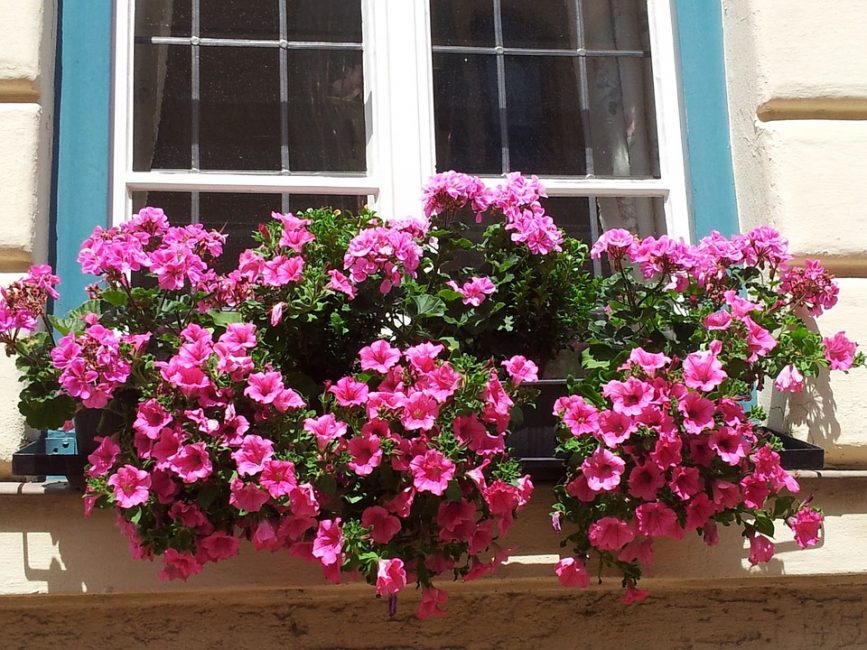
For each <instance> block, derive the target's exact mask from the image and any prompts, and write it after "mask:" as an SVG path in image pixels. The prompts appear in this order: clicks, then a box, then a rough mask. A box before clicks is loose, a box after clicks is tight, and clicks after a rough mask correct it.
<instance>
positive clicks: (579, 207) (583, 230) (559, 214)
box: [542, 196, 595, 245]
mask: <svg viewBox="0 0 867 650" xmlns="http://www.w3.org/2000/svg"><path fill="white" fill-rule="evenodd" d="M542 206H543V207H544V208H545V212H546V213H547V214H548V216H550V217H551V218H552V219H554V223H556V224H557V226H558V227H560V228H562V229H563V231H564V232H565V233H566V234H567V235H569V236H570V237H572V238H573V239H580V240H581V241H583V242H585V243H586V244H588V245H589V244H592V242H593V230H592V228H591V227H590V199H588V198H587V197H583V196H582V197H563V196H558V197H549V198H547V199H542ZM594 216H595V215H594Z"/></svg>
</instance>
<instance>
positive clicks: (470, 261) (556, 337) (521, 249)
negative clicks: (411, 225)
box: [407, 171, 592, 371]
mask: <svg viewBox="0 0 867 650" xmlns="http://www.w3.org/2000/svg"><path fill="white" fill-rule="evenodd" d="M546 196H547V193H546V191H545V188H544V187H543V186H542V184H541V183H540V182H539V180H538V179H537V178H536V177H535V176H533V177H530V178H527V177H524V176H522V175H521V174H519V173H511V174H508V175H507V176H506V179H505V182H503V183H502V184H500V185H497V186H495V187H487V186H485V184H484V183H483V182H482V181H481V180H480V179H479V178H476V177H473V176H468V175H466V174H459V173H457V172H453V171H450V172H444V173H441V174H437V175H436V176H434V177H432V178H431V179H430V181H428V183H427V185H426V186H425V188H424V197H423V210H424V214H425V216H427V217H429V218H430V219H431V222H432V231H431V234H433V235H434V237H435V238H434V239H433V240H431V243H430V245H431V246H432V247H433V248H432V250H431V254H430V256H429V257H430V259H431V260H432V261H433V263H431V264H427V265H425V264H423V265H422V266H421V267H420V269H419V274H418V276H417V277H416V278H415V279H414V280H413V281H412V282H411V283H410V285H409V286H410V287H411V288H412V294H411V295H410V300H413V301H415V302H417V303H418V302H421V301H419V299H418V298H417V297H416V296H417V295H419V294H420V295H423V296H424V299H423V303H422V304H421V305H420V306H419V308H417V309H412V308H408V309H407V312H408V313H409V314H410V315H411V316H412V323H413V326H414V327H415V328H416V332H417V333H416V336H420V337H425V336H426V337H432V338H436V339H438V340H445V341H450V342H452V343H453V345H455V346H459V347H460V349H461V350H463V351H466V352H469V353H471V354H473V355H476V356H478V357H480V358H487V357H491V356H493V357H499V358H506V357H511V356H513V355H515V354H521V355H525V356H527V357H529V358H531V359H533V361H534V362H536V363H537V364H538V365H539V366H540V367H541V368H542V370H543V371H544V369H545V366H546V365H547V364H548V363H549V362H550V361H551V360H553V359H554V358H555V357H556V356H557V355H558V354H559V353H560V352H562V351H564V350H567V349H570V348H571V347H572V346H573V345H574V344H575V343H576V342H577V341H578V340H579V339H581V338H583V335H584V332H585V328H586V324H587V322H588V320H589V313H590V309H591V307H592V296H591V294H590V289H591V286H592V285H591V282H590V281H591V275H590V273H589V267H588V265H587V261H588V258H587V252H588V251H587V246H586V245H585V244H584V243H583V242H582V241H580V240H577V239H574V238H572V237H569V236H568V235H567V234H566V233H564V232H563V231H562V230H561V229H560V228H558V227H557V225H556V224H555V223H554V220H553V219H552V217H551V216H550V215H548V214H547V213H546V211H545V209H544V207H543V206H542V204H541V199H543V198H545V197H546ZM459 217H464V219H460V218H459ZM472 220H474V221H475V223H476V224H485V228H484V231H483V232H482V233H480V234H479V233H476V236H474V233H473V231H472V229H471V228H470V226H469V225H468V222H469V221H472ZM460 264H465V266H463V268H459V267H460Z"/></svg>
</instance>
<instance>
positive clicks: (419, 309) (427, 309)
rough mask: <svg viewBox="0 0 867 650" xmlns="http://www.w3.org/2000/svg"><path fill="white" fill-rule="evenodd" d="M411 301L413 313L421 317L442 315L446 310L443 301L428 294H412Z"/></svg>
mask: <svg viewBox="0 0 867 650" xmlns="http://www.w3.org/2000/svg"><path fill="white" fill-rule="evenodd" d="M412 301H413V303H414V307H415V312H416V313H415V315H416V316H421V317H423V318H432V317H434V316H442V315H443V314H444V313H445V312H446V305H445V303H444V302H443V301H442V300H441V299H439V298H437V297H436V296H431V295H429V294H426V293H425V294H422V295H420V296H413V297H412Z"/></svg>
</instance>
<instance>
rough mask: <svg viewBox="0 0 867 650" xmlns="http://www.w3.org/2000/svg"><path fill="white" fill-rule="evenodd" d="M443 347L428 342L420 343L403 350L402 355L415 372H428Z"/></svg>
mask: <svg viewBox="0 0 867 650" xmlns="http://www.w3.org/2000/svg"><path fill="white" fill-rule="evenodd" d="M444 349H445V348H444V347H443V346H442V345H439V344H433V343H430V342H425V343H420V344H419V345H415V346H413V347H411V348H407V349H406V350H405V351H404V356H405V357H406V358H407V360H408V361H409V363H410V365H411V366H412V367H413V368H414V369H415V370H416V371H417V372H430V371H431V370H433V369H434V368H435V367H436V358H437V357H438V356H439V355H440V353H441V352H442V351H443V350H444Z"/></svg>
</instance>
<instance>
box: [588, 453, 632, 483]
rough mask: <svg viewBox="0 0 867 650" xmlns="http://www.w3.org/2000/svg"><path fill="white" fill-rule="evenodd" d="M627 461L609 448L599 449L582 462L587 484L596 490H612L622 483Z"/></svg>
mask: <svg viewBox="0 0 867 650" xmlns="http://www.w3.org/2000/svg"><path fill="white" fill-rule="evenodd" d="M625 466H626V463H625V462H623V459H622V458H619V457H618V456H615V455H614V454H612V453H611V452H610V451H608V450H607V449H602V448H600V449H597V450H596V451H594V452H593V453H592V454H591V455H590V456H589V457H588V458H586V459H585V460H584V462H583V463H582V464H581V473H582V474H583V475H584V476H585V477H586V478H587V486H588V487H589V488H590V489H591V490H593V491H594V492H599V491H603V492H610V491H611V490H613V489H615V488H616V487H617V486H618V485H620V477H621V476H622V475H623V468H624V467H625Z"/></svg>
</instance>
